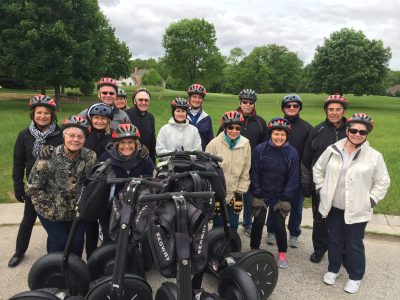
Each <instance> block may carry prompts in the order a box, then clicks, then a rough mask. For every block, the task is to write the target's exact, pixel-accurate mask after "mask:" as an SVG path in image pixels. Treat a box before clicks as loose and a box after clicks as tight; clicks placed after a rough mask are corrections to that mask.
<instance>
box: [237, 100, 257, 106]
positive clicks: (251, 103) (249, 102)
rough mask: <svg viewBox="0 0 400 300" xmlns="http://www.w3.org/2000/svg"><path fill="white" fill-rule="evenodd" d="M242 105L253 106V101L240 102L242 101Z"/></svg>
mask: <svg viewBox="0 0 400 300" xmlns="http://www.w3.org/2000/svg"><path fill="white" fill-rule="evenodd" d="M240 102H241V103H242V104H249V105H253V104H254V101H251V100H242V101H240Z"/></svg>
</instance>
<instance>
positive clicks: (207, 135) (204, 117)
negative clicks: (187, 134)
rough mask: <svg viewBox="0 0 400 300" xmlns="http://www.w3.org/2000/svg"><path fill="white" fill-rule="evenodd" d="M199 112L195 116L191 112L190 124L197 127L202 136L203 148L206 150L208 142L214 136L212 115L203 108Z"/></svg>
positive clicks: (189, 116)
mask: <svg viewBox="0 0 400 300" xmlns="http://www.w3.org/2000/svg"><path fill="white" fill-rule="evenodd" d="M199 114H200V115H199ZM199 114H197V115H196V116H193V115H192V114H191V113H190V112H189V114H188V119H189V123H190V124H192V125H193V126H196V127H197V130H198V131H199V134H200V138H201V148H202V149H203V151H204V149H206V146H207V145H208V143H209V142H210V141H211V140H212V139H213V138H214V132H213V128H212V122H211V118H210V116H209V115H208V114H207V113H206V112H205V111H203V110H202V111H201V112H199Z"/></svg>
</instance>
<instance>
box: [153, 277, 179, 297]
mask: <svg viewBox="0 0 400 300" xmlns="http://www.w3.org/2000/svg"><path fill="white" fill-rule="evenodd" d="M177 298H178V293H177V287H176V284H175V283H173V282H169V281H167V282H163V284H162V285H161V287H160V288H159V289H158V290H157V293H156V298H155V300H176V299H177Z"/></svg>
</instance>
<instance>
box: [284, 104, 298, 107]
mask: <svg viewBox="0 0 400 300" xmlns="http://www.w3.org/2000/svg"><path fill="white" fill-rule="evenodd" d="M292 107H293V108H299V107H300V105H299V104H286V105H285V108H292Z"/></svg>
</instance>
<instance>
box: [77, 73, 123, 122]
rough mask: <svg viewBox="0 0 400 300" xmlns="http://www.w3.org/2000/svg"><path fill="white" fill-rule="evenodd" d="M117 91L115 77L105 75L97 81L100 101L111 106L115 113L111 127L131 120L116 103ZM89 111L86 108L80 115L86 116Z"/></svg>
mask: <svg viewBox="0 0 400 300" xmlns="http://www.w3.org/2000/svg"><path fill="white" fill-rule="evenodd" d="M117 92H118V86H117V82H116V81H115V80H114V79H112V78H108V77H104V78H101V79H100V80H99V81H98V82H97V96H98V97H99V103H104V104H107V105H108V106H110V107H111V108H112V111H113V114H114V116H113V120H112V122H111V128H115V127H116V126H117V125H118V124H122V123H130V122H131V121H130V119H129V117H128V115H127V114H126V112H125V111H123V110H121V109H119V108H118V107H117V106H116V105H115V101H116V99H117ZM87 111H88V109H84V110H83V111H81V112H80V113H79V116H82V117H85V118H86V116H87Z"/></svg>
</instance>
